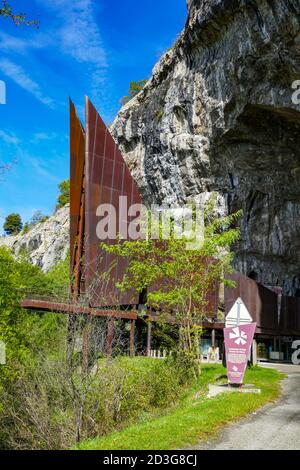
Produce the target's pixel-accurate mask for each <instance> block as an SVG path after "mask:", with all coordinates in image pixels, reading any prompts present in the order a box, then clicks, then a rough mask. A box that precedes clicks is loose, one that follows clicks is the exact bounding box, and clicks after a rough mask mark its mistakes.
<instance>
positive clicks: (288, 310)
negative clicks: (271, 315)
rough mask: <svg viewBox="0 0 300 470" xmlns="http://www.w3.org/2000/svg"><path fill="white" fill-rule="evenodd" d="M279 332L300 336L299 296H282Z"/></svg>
mask: <svg viewBox="0 0 300 470" xmlns="http://www.w3.org/2000/svg"><path fill="white" fill-rule="evenodd" d="M279 332H280V334H282V335H286V336H290V335H291V336H293V335H296V336H300V298H298V297H287V296H282V300H281V311H280V322H279Z"/></svg>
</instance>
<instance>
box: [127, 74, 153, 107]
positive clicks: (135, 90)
mask: <svg viewBox="0 0 300 470" xmlns="http://www.w3.org/2000/svg"><path fill="white" fill-rule="evenodd" d="M146 83H147V79H146V78H145V79H144V80H139V81H132V82H130V85H129V90H128V95H126V96H123V98H121V105H122V106H124V105H125V104H126V103H128V102H129V101H130V100H131V99H132V98H134V97H135V96H136V95H138V94H139V92H140V91H141V90H142V89H143V88H144V86H145V85H146Z"/></svg>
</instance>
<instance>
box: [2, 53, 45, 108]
mask: <svg viewBox="0 0 300 470" xmlns="http://www.w3.org/2000/svg"><path fill="white" fill-rule="evenodd" d="M0 70H1V71H2V72H3V73H4V74H5V75H6V76H7V77H9V78H10V79H11V80H13V81H14V82H15V83H17V85H19V86H20V87H21V88H23V89H24V90H26V91H27V92H28V93H31V94H32V95H33V96H34V97H35V98H36V99H37V100H39V101H40V102H41V103H43V104H45V105H46V106H49V107H50V108H52V107H53V106H54V101H53V99H52V98H49V97H48V96H46V95H44V94H43V92H42V90H41V87H40V85H39V84H38V83H37V82H35V81H34V80H33V79H32V78H31V77H30V76H29V75H27V73H26V71H25V70H24V69H23V68H22V67H21V66H20V65H17V64H15V63H14V62H12V61H11V60H9V59H1V60H0Z"/></svg>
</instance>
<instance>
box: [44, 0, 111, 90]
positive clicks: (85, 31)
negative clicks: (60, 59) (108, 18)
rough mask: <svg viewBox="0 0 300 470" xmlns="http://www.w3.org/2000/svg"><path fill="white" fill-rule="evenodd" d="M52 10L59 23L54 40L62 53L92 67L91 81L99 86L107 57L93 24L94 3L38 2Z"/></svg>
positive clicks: (56, 0) (74, 0)
mask: <svg viewBox="0 0 300 470" xmlns="http://www.w3.org/2000/svg"><path fill="white" fill-rule="evenodd" d="M39 2H40V3H43V5H44V6H45V7H47V8H48V9H51V10H55V12H56V15H57V18H58V19H59V24H58V27H57V28H56V32H55V33H56V39H57V40H58V43H59V47H60V48H61V50H62V52H63V53H64V54H65V55H67V56H69V57H71V58H73V59H74V60H76V61H77V62H80V63H85V64H87V65H88V66H89V67H92V69H93V70H92V71H91V73H92V75H93V79H96V81H97V82H99V83H101V82H102V81H103V77H104V75H105V69H106V67H107V55H106V51H105V48H104V46H103V43H102V38H101V34H100V30H99V27H98V24H97V22H96V21H95V11H94V6H95V2H93V1H91V0H73V1H72V2H70V0H52V1H51V2H49V1H48V0H39Z"/></svg>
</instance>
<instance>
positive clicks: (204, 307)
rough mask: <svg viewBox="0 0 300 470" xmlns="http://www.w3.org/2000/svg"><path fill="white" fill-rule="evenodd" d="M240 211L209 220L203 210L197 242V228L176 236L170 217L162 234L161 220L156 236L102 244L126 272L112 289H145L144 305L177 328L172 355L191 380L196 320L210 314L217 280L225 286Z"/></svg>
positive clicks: (196, 368) (195, 365) (196, 362)
mask: <svg viewBox="0 0 300 470" xmlns="http://www.w3.org/2000/svg"><path fill="white" fill-rule="evenodd" d="M240 215H241V214H240V212H237V213H235V214H232V215H230V216H227V217H223V218H215V217H214V215H213V210H212V209H208V210H207V213H206V223H205V228H204V237H203V240H202V239H201V240H200V239H197V237H198V235H199V233H200V232H199V233H198V235H197V230H195V231H194V235H193V236H192V238H190V237H189V236H187V235H183V236H181V235H182V234H181V235H180V236H179V237H178V233H177V230H176V229H177V228H178V227H176V224H175V223H174V222H173V223H172V221H171V227H170V232H169V233H168V236H165V235H166V233H165V232H164V229H163V225H162V221H161V222H158V224H157V227H155V229H156V232H157V234H158V236H157V239H151V237H150V236H149V237H147V238H146V239H140V240H122V239H121V238H119V241H118V243H116V244H114V245H109V244H105V243H102V246H103V248H104V249H105V250H106V251H107V252H109V253H113V254H114V255H116V256H118V257H121V258H126V259H127V260H128V268H127V272H126V274H125V276H124V278H123V280H122V281H121V282H119V283H117V286H118V288H119V289H120V290H121V291H124V292H125V291H128V290H131V289H134V290H135V291H136V293H140V292H143V291H145V290H146V289H147V288H149V287H151V289H150V291H149V292H148V295H147V301H146V304H147V307H148V308H150V309H153V310H154V311H157V312H159V313H160V321H161V322H162V323H168V321H170V319H171V320H172V322H174V323H175V324H176V325H178V326H179V338H178V343H177V344H176V347H175V348H174V354H176V355H177V357H178V361H179V362H182V363H183V364H185V367H186V369H187V370H190V371H191V373H192V374H193V375H194V377H195V378H197V377H198V376H199V374H200V366H201V362H200V347H199V344H200V336H201V332H202V327H201V323H202V321H203V319H204V318H205V317H206V316H208V317H210V316H212V315H213V314H214V312H213V308H214V307H213V306H212V305H211V304H210V302H209V293H212V292H215V291H216V289H218V286H219V285H220V284H221V283H226V284H228V285H230V282H229V281H228V280H227V279H226V274H228V273H229V272H230V271H231V269H232V268H231V261H232V256H233V253H232V252H231V251H230V248H231V246H232V245H233V244H234V243H235V242H236V241H237V240H238V238H239V234H240V232H239V229H238V228H237V227H236V221H237V220H238V218H239V216H240ZM194 219H195V220H194V222H195V223H196V221H198V223H199V221H200V220H201V215H200V214H197V212H194ZM152 221H153V218H152ZM153 223H154V224H155V222H153ZM199 229H200V227H199ZM152 233H153V225H152Z"/></svg>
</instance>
